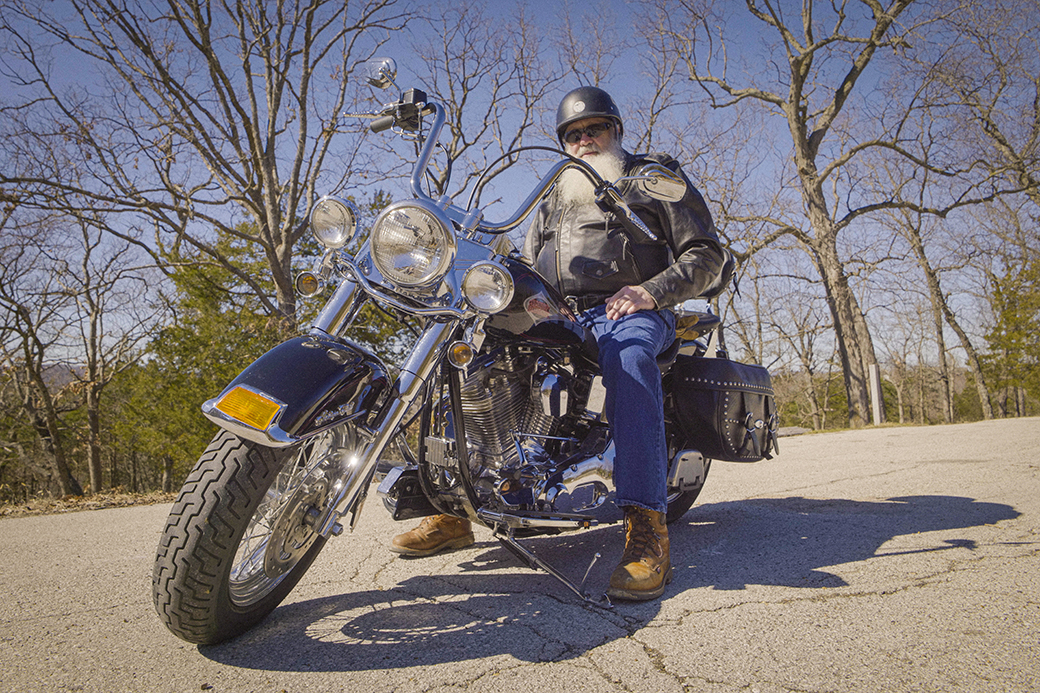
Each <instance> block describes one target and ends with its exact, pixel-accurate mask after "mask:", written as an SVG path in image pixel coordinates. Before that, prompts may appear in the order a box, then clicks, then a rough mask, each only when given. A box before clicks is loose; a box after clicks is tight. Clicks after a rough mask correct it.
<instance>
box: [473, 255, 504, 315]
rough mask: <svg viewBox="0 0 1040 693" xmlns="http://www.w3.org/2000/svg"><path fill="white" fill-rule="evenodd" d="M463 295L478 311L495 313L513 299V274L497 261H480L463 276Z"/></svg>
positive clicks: (488, 313)
mask: <svg viewBox="0 0 1040 693" xmlns="http://www.w3.org/2000/svg"><path fill="white" fill-rule="evenodd" d="M461 288H462V295H463V297H464V298H465V299H466V302H467V303H468V304H469V305H470V307H472V308H473V310H475V311H477V312H478V313H483V314H485V315H494V314H495V313H498V312H500V311H502V310H504V309H505V308H506V306H508V305H509V304H510V302H511V301H512V300H513V293H514V285H513V276H512V275H511V274H510V273H509V270H507V269H506V268H505V267H503V266H502V265H500V264H498V263H497V262H491V261H484V262H478V263H476V264H474V265H473V266H472V267H470V268H469V269H468V270H466V274H465V275H464V276H463V278H462V286H461Z"/></svg>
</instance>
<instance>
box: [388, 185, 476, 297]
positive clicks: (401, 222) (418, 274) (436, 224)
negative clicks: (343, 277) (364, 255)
mask: <svg viewBox="0 0 1040 693" xmlns="http://www.w3.org/2000/svg"><path fill="white" fill-rule="evenodd" d="M407 233H411V234H412V236H413V238H410V239H409V238H405V234H407ZM420 234H422V235H421V236H420ZM414 241H422V242H418V243H417V242H414ZM368 244H369V256H370V257H371V258H372V264H373V265H375V268H376V270H378V271H379V273H380V274H381V275H382V277H383V279H385V280H386V281H388V282H389V283H391V284H392V285H394V286H396V287H398V288H403V289H425V288H428V287H431V286H433V285H435V284H437V283H438V282H440V281H441V280H442V279H443V278H444V276H445V275H446V274H447V273H448V271H449V270H451V267H452V263H453V262H454V261H455V254H456V252H457V251H458V239H457V238H456V237H455V232H454V229H453V227H452V224H451V220H449V219H448V216H447V215H446V214H445V213H444V210H442V209H441V208H439V207H437V206H436V205H434V204H432V203H428V202H426V201H425V200H408V201H404V202H398V203H396V204H392V205H390V206H389V207H387V208H386V209H385V210H383V212H382V213H381V214H380V215H379V217H378V218H377V219H376V221H375V223H374V224H373V225H372V231H371V233H370V234H369V240H368Z"/></svg>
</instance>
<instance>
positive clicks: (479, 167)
mask: <svg viewBox="0 0 1040 693" xmlns="http://www.w3.org/2000/svg"><path fill="white" fill-rule="evenodd" d="M425 25H426V26H427V27H428V29H429V31H427V32H426V34H425V36H426V38H425V39H424V40H422V41H419V42H417V44H416V56H417V57H418V63H419V64H418V69H417V72H418V73H419V77H420V80H421V81H422V83H423V85H424V88H425V89H427V90H428V92H429V96H430V97H431V98H434V99H436V100H437V101H438V102H440V103H441V105H443V106H444V108H445V110H446V127H445V133H446V135H444V134H442V137H441V141H440V142H439V143H438V144H439V147H440V149H441V151H442V153H443V156H441V157H438V158H437V159H435V161H434V169H435V173H433V174H432V175H431V185H432V188H433V191H434V193H435V195H439V194H445V193H447V194H450V195H452V196H456V195H459V194H460V193H462V192H463V191H465V190H466V189H467V188H468V189H469V190H470V197H471V198H472V199H477V198H479V197H480V195H481V193H482V192H483V191H484V190H485V188H487V187H488V186H489V185H491V184H492V181H494V180H495V179H496V177H498V176H501V174H503V173H504V172H505V171H506V170H509V169H512V168H513V167H514V166H515V164H516V163H517V159H516V158H515V157H504V156H503V155H504V154H505V153H506V152H507V151H510V150H513V149H516V148H517V147H521V146H524V145H526V144H528V140H529V139H530V134H531V133H532V132H537V131H538V130H537V128H538V126H539V123H540V117H539V116H540V114H541V113H542V111H543V110H545V109H546V107H547V106H546V101H547V100H548V99H547V96H548V94H549V92H550V91H551V90H552V88H553V87H554V85H555V84H556V83H557V82H558V80H559V79H560V76H559V75H560V70H559V68H558V67H556V66H554V65H553V62H552V59H551V54H550V53H549V51H546V50H545V46H546V43H547V40H546V38H545V36H544V33H543V32H542V31H540V30H539V29H538V27H537V24H536V23H535V21H534V20H532V18H531V17H530V16H529V15H528V11H527V10H526V9H525V8H524V6H522V5H518V6H516V7H515V8H513V9H512V11H511V12H510V13H508V14H507V13H506V12H504V11H503V10H502V8H501V7H497V8H491V7H487V6H484V5H483V4H481V3H478V2H473V1H467V2H463V3H461V4H459V3H452V4H445V5H443V6H441V7H440V8H439V10H438V12H437V14H435V15H434V16H432V17H429V18H428V19H427V20H425ZM402 86H407V85H402ZM538 144H542V143H541V142H539V143H538ZM383 149H384V151H386V150H389V149H390V146H389V145H384V147H383ZM402 159H403V160H407V161H408V162H409V163H411V162H412V161H413V160H414V156H413V155H412V153H411V152H409V153H408V154H407V156H404V157H402ZM449 179H450V181H449ZM485 204H486V203H485Z"/></svg>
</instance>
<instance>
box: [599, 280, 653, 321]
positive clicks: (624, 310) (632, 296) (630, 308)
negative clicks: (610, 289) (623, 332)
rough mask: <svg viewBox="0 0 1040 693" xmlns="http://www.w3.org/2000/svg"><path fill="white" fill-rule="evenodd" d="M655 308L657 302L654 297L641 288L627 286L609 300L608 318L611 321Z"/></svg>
mask: <svg viewBox="0 0 1040 693" xmlns="http://www.w3.org/2000/svg"><path fill="white" fill-rule="evenodd" d="M655 308H657V302H656V301H654V297H653V296H651V295H650V292H649V291H647V290H646V289H644V288H643V287H641V286H626V287H625V288H624V289H622V290H621V291H618V292H617V293H616V294H614V295H613V296H611V297H610V298H608V299H607V317H608V318H609V319H611V320H617V319H618V318H620V317H622V316H625V315H630V314H632V313H638V312H639V311H641V310H654V309H655Z"/></svg>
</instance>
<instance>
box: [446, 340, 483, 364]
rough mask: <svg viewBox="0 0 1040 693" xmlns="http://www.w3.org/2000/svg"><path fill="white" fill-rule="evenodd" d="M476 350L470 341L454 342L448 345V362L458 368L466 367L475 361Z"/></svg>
mask: <svg viewBox="0 0 1040 693" xmlns="http://www.w3.org/2000/svg"><path fill="white" fill-rule="evenodd" d="M475 354H476V352H475V351H474V349H473V345H472V344H470V343H469V342H452V343H451V345H449V346H448V363H450V364H451V365H453V366H455V367H456V368H465V367H466V366H468V365H469V364H470V363H472V362H473V356H474V355H475Z"/></svg>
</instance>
